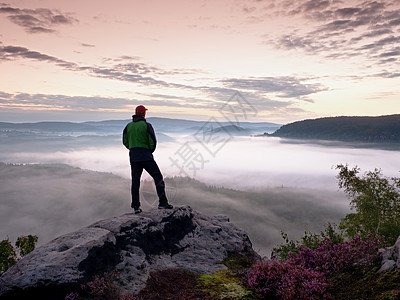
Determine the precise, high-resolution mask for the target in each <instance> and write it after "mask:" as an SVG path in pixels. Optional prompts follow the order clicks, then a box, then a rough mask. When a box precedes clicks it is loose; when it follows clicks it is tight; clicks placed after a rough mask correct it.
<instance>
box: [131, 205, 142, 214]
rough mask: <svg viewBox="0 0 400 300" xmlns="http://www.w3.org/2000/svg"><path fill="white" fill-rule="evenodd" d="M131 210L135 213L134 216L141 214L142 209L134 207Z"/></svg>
mask: <svg viewBox="0 0 400 300" xmlns="http://www.w3.org/2000/svg"><path fill="white" fill-rule="evenodd" d="M133 210H134V211H135V214H140V213H141V212H142V209H141V208H140V207H136V208H134V209H133Z"/></svg>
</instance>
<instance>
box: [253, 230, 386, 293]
mask: <svg viewBox="0 0 400 300" xmlns="http://www.w3.org/2000/svg"><path fill="white" fill-rule="evenodd" d="M381 245H383V240H382V239H379V238H377V237H375V236H372V235H368V236H367V239H366V240H363V239H361V238H360V237H357V236H354V237H353V238H352V239H351V240H349V241H346V242H343V243H335V242H334V241H333V240H332V239H330V238H325V240H323V241H321V242H320V243H319V246H318V247H317V248H316V249H311V248H308V247H304V246H299V247H298V248H297V249H296V250H297V251H296V252H290V253H289V259H287V260H286V261H284V262H279V261H277V260H274V261H272V262H262V263H258V264H256V265H254V266H253V268H252V269H251V271H250V272H249V275H248V284H249V285H250V287H251V288H253V289H254V290H255V292H256V294H257V296H258V297H260V298H267V299H288V300H289V299H329V298H330V295H329V294H327V293H326V287H327V283H328V281H329V278H330V276H331V275H333V274H335V273H338V272H343V271H346V270H348V269H349V268H352V267H354V266H355V264H356V263H357V264H358V265H359V266H366V265H369V264H370V263H371V262H372V260H373V258H374V257H375V255H376V253H377V251H378V249H379V247H380V246H381Z"/></svg>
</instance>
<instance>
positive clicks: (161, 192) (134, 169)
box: [131, 160, 168, 208]
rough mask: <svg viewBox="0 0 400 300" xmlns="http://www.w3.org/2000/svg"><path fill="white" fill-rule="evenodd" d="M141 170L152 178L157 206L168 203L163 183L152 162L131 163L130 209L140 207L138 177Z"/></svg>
mask: <svg viewBox="0 0 400 300" xmlns="http://www.w3.org/2000/svg"><path fill="white" fill-rule="evenodd" d="M143 169H145V170H146V171H147V173H149V174H150V176H151V177H153V180H154V183H155V185H156V190H157V196H158V200H159V204H161V205H165V204H167V203H168V200H167V196H166V195H165V183H164V179H163V176H162V174H161V171H160V169H159V168H158V165H157V163H156V162H155V161H154V160H149V161H136V162H135V161H131V174H132V186H131V193H132V204H131V207H133V208H138V207H139V206H140V200H139V188H140V177H141V176H142V173H143Z"/></svg>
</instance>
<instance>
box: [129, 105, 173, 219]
mask: <svg viewBox="0 0 400 300" xmlns="http://www.w3.org/2000/svg"><path fill="white" fill-rule="evenodd" d="M146 110H147V108H145V107H144V106H143V105H139V106H137V107H136V109H135V114H134V115H133V116H132V122H130V123H129V124H128V125H126V127H125V129H124V132H123V135H122V142H123V144H124V145H125V147H126V148H127V149H129V158H130V163H131V174H132V186H131V193H132V204H131V207H132V208H133V209H134V210H135V213H136V214H138V213H141V212H142V209H141V208H140V199H139V187H140V177H141V175H142V173H143V169H145V170H146V171H147V173H149V174H150V176H151V177H153V179H154V183H155V185H156V190H157V195H158V200H159V205H158V208H160V209H171V208H173V206H172V205H170V204H169V203H168V199H167V196H166V194H165V183H164V179H163V176H162V174H161V171H160V169H159V168H158V165H157V163H156V162H155V160H154V157H153V154H152V153H153V152H154V150H155V149H156V146H157V140H156V135H155V133H154V129H153V126H151V124H150V123H147V122H146V119H145V116H146Z"/></svg>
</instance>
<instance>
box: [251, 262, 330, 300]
mask: <svg viewBox="0 0 400 300" xmlns="http://www.w3.org/2000/svg"><path fill="white" fill-rule="evenodd" d="M248 284H249V285H250V287H252V288H253V289H254V290H255V292H256V294H257V296H258V297H260V298H263V299H321V298H324V294H325V291H326V280H325V277H324V276H323V275H322V274H321V273H319V272H317V271H314V270H311V269H308V268H305V267H304V266H302V265H295V264H293V263H292V262H291V261H289V260H288V261H286V262H283V263H281V262H278V261H272V262H265V263H264V262H262V263H258V264H256V265H255V266H254V267H253V268H252V270H251V271H250V273H249V276H248Z"/></svg>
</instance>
